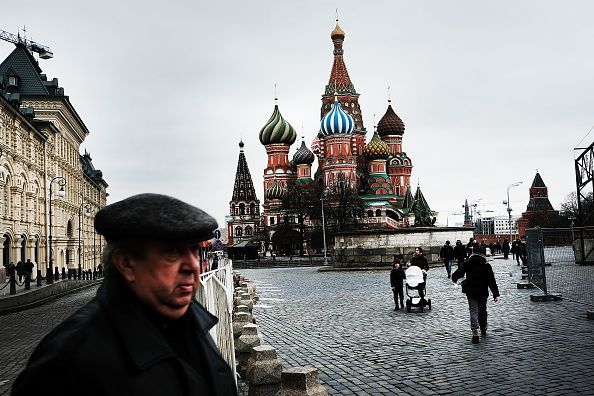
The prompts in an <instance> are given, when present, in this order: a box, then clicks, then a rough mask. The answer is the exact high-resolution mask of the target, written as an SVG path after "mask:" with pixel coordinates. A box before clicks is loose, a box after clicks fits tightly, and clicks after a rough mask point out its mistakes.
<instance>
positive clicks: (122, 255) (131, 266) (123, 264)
mask: <svg viewBox="0 0 594 396" xmlns="http://www.w3.org/2000/svg"><path fill="white" fill-rule="evenodd" d="M111 262H112V263H113V265H114V266H115V267H116V269H117V270H118V272H119V273H120V274H122V276H123V277H124V279H126V281H127V282H129V283H132V282H134V281H135V280H136V272H135V270H136V265H135V262H134V260H133V259H132V257H131V255H130V253H128V252H126V251H125V250H123V249H116V250H114V251H113V253H112V254H111Z"/></svg>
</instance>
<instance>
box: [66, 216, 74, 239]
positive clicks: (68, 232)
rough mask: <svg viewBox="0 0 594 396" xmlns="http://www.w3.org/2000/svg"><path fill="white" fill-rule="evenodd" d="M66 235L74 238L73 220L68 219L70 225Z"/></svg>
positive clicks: (67, 227)
mask: <svg viewBox="0 0 594 396" xmlns="http://www.w3.org/2000/svg"><path fill="white" fill-rule="evenodd" d="M66 235H67V236H68V238H72V236H73V233H72V220H68V225H67V226H66Z"/></svg>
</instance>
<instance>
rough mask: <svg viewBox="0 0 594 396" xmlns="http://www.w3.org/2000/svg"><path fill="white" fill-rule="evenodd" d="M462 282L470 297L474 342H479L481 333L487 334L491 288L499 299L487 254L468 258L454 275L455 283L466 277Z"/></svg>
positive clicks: (469, 304) (497, 299)
mask: <svg viewBox="0 0 594 396" xmlns="http://www.w3.org/2000/svg"><path fill="white" fill-rule="evenodd" d="M465 275H466V279H465V280H464V281H463V282H462V293H464V294H466V298H467V299H468V310H469V311H470V329H471V330H472V343H473V344H477V343H478V342H479V329H480V334H481V335H483V336H485V335H487V298H489V289H491V293H492V294H493V299H494V300H495V302H498V301H499V288H498V287H497V282H496V281H495V274H493V268H491V265H490V264H489V263H487V259H486V257H485V256H483V255H481V254H473V255H472V256H470V257H469V258H468V260H466V261H465V262H464V263H463V264H462V265H461V266H460V267H459V268H458V269H457V270H456V271H455V272H454V274H453V275H452V281H453V282H454V283H455V282H457V281H458V279H460V278H462V277H464V276H465Z"/></svg>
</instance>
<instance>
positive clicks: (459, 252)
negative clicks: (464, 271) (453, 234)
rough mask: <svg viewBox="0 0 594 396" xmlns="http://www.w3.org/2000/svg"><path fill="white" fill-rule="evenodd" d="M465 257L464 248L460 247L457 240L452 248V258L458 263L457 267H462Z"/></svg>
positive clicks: (460, 244) (459, 242)
mask: <svg viewBox="0 0 594 396" xmlns="http://www.w3.org/2000/svg"><path fill="white" fill-rule="evenodd" d="M467 256H468V255H467V253H466V246H464V245H462V242H461V241H460V240H459V239H458V240H457V241H456V246H454V257H456V260H457V261H458V267H460V266H461V265H462V263H463V262H464V260H466V257H467Z"/></svg>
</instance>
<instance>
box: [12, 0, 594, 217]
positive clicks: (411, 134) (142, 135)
mask: <svg viewBox="0 0 594 396" xmlns="http://www.w3.org/2000/svg"><path fill="white" fill-rule="evenodd" d="M336 7H339V17H340V26H341V27H342V29H343V30H344V31H345V33H346V39H345V43H344V50H345V54H344V56H345V62H346V65H347V69H348V71H349V74H350V77H351V80H352V81H353V84H354V85H355V88H356V90H357V92H359V93H360V94H361V96H360V98H359V103H360V105H361V109H362V112H363V120H364V124H365V126H366V128H367V130H368V131H369V132H368V134H367V139H368V140H369V139H371V136H372V131H373V114H376V119H377V120H379V118H380V117H381V116H382V115H383V114H384V112H385V110H386V107H387V87H388V85H389V86H390V87H391V96H392V102H393V105H394V108H395V110H396V112H397V114H398V115H399V116H400V117H401V118H402V120H403V121H404V123H405V125H406V132H405V134H404V137H403V147H404V150H405V151H406V152H407V153H408V155H409V156H410V157H411V159H412V161H413V165H414V168H413V173H412V179H411V180H412V181H411V183H412V184H413V188H414V186H416V184H417V183H418V182H419V183H420V185H421V188H422V190H423V192H424V194H425V197H426V198H427V201H428V203H429V205H430V206H431V208H432V209H433V210H436V211H439V212H440V218H439V221H440V222H443V223H444V224H445V223H446V222H448V219H447V216H448V215H449V214H451V213H453V212H458V211H460V210H461V209H462V208H461V206H462V204H463V203H464V200H465V199H468V200H469V202H472V201H474V200H478V199H479V198H480V199H481V200H480V201H479V206H478V209H479V210H482V211H483V213H488V214H495V215H497V214H505V207H504V205H502V204H501V201H502V200H504V199H506V189H507V187H508V185H510V184H511V183H513V182H516V181H520V180H521V181H523V182H524V184H523V185H522V186H520V187H517V188H513V189H512V190H511V203H512V207H513V208H514V214H519V213H520V212H522V211H524V210H526V204H527V203H528V187H529V186H530V184H531V182H532V180H533V178H534V175H535V172H536V169H538V170H539V171H540V173H541V175H542V178H543V179H544V181H545V183H546V184H547V186H548V188H549V197H550V199H551V202H552V204H553V206H555V207H557V208H558V207H559V204H560V203H561V202H562V201H563V200H564V198H565V196H566V195H567V194H568V193H570V192H571V191H575V176H574V173H573V159H574V150H573V148H574V147H576V145H578V143H579V142H580V141H581V140H582V138H583V137H584V136H586V134H587V133H588V131H589V130H590V128H591V127H592V126H593V125H594V72H593V71H594V53H593V52H592V45H593V43H594V23H593V22H592V16H593V15H594V2H590V1H567V2H560V1H542V0H535V1H516V0H514V1H497V2H480V4H479V2H476V1H471V0H469V1H442V0H439V1H438V0H436V1H423V2H412V1H350V0H342V1H320V0H311V1H291V2H289V1H279V0H272V1H250V2H246V1H244V2H230V1H220V2H215V1H212V2H202V1H195V0H194V1H172V2H162V1H161V2H155V1H122V0H119V1H111V0H103V1H98V2H81V1H60V0H54V1H52V2H49V3H48V2H46V1H41V0H38V1H26V0H21V1H19V2H18V4H14V5H13V6H10V7H9V6H5V7H2V13H1V15H0V29H2V30H6V31H9V32H13V33H16V32H17V30H18V29H19V27H20V28H22V27H23V26H26V29H27V36H29V37H31V38H32V39H33V40H35V41H37V42H39V43H41V44H45V45H47V46H49V47H50V48H51V49H52V50H53V52H54V58H53V59H50V60H41V64H40V66H41V67H42V69H43V70H44V72H45V73H46V74H47V75H48V78H50V79H51V78H54V77H55V78H58V79H59V82H60V85H61V86H62V87H64V88H65V91H66V94H67V95H69V97H70V100H71V102H72V103H73V105H74V106H75V108H76V109H77V111H78V113H79V114H80V116H81V117H82V119H83V120H84V122H85V124H86V126H87V127H88V129H89V130H90V131H91V134H90V135H89V136H88V138H87V139H86V140H85V142H84V143H83V146H82V147H81V152H84V150H85V149H86V150H87V151H89V152H90V153H91V156H92V158H93V162H94V164H95V166H96V167H97V168H98V169H101V170H102V171H103V175H104V177H105V179H106V180H107V182H108V183H109V189H108V192H109V194H110V197H109V202H114V201H117V200H120V199H123V198H125V197H127V196H130V195H132V194H136V193H141V192H158V193H164V194H169V195H173V196H175V197H179V198H181V199H183V200H186V201H188V202H190V203H192V204H195V205H197V206H199V207H201V208H203V209H205V210H206V211H207V212H209V213H211V214H212V215H214V216H215V217H216V218H217V220H218V222H219V224H220V225H222V224H224V216H225V215H226V214H227V213H228V202H229V200H230V199H231V194H232V191H233V182H234V178H235V169H236V166H237V158H238V154H239V148H238V142H239V139H240V138H243V140H244V142H245V153H246V156H247V160H248V164H249V167H250V170H251V173H252V178H253V179H254V185H255V188H256V191H257V193H258V196H259V198H260V200H261V201H262V200H263V191H262V173H263V169H264V167H265V166H266V153H265V150H264V147H263V146H262V145H261V144H260V142H259V140H258V133H259V131H260V128H261V127H262V126H263V125H264V124H265V122H266V121H267V120H268V118H269V117H270V115H271V113H272V110H273V107H274V84H275V83H276V84H277V85H278V88H277V92H278V96H279V99H280V110H281V113H282V114H283V116H284V117H285V119H286V120H287V121H288V122H289V123H291V125H293V127H294V128H295V129H296V130H297V131H299V133H300V131H301V129H302V127H303V131H304V134H305V137H306V141H307V143H308V145H309V143H310V142H311V140H312V139H313V137H314V136H315V134H316V133H317V131H318V130H319V113H320V104H321V102H320V98H321V94H322V93H323V91H324V86H325V85H326V84H327V82H328V78H329V76H330V68H331V66H332V59H333V55H332V48H333V47H332V42H331V40H330V32H331V30H332V29H333V28H334V19H335V8H336ZM13 48H14V46H13V45H12V44H10V43H7V42H3V41H0V57H1V58H2V59H3V58H5V57H6V56H7V55H8V54H9V53H10V52H11V51H12V50H13ZM593 140H594V133H591V134H590V135H589V136H588V137H587V138H586V139H585V140H584V141H583V142H582V143H581V144H580V146H581V147H585V146H587V145H588V144H590V143H592V141H593ZM299 144H300V140H299V139H298V140H297V142H296V143H295V144H294V145H293V147H292V148H291V156H292V155H293V153H294V151H295V150H296V148H297V147H298V146H299ZM316 166H317V165H316V164H314V167H316ZM487 210H493V211H494V212H493V213H491V212H486V211H487ZM459 221H461V217H460V216H450V217H449V223H450V225H451V224H453V223H455V222H459Z"/></svg>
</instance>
